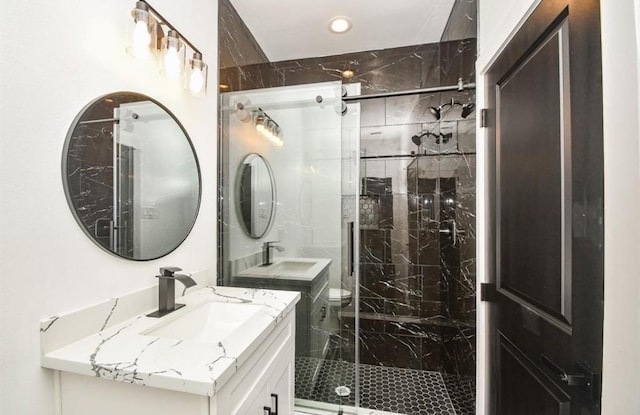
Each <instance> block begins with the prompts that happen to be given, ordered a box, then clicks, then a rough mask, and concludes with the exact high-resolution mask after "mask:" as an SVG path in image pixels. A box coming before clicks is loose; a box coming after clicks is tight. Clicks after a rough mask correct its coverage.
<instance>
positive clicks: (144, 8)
mask: <svg viewBox="0 0 640 415" xmlns="http://www.w3.org/2000/svg"><path fill="white" fill-rule="evenodd" d="M131 17H132V18H133V19H132V23H131V27H130V28H129V30H128V46H127V52H128V53H129V54H130V55H132V56H134V57H136V58H143V59H148V58H155V57H157V56H158V52H159V59H158V65H159V67H160V72H161V73H162V74H164V75H165V76H166V77H167V78H168V79H170V80H172V81H180V82H182V84H183V86H184V89H186V90H188V91H189V92H190V93H191V94H192V95H194V96H200V95H205V94H206V93H207V72H208V66H207V64H206V63H205V62H204V61H203V59H202V52H200V51H199V50H198V48H196V47H195V46H193V44H192V43H191V42H189V40H188V39H187V38H186V37H184V36H183V35H182V34H180V32H179V31H178V30H177V29H176V28H175V27H174V26H173V25H172V24H171V23H169V22H168V21H167V19H165V18H164V17H162V15H161V14H160V13H158V11H157V10H155V9H154V8H153V7H151V5H149V3H147V2H146V1H145V0H141V1H137V2H136V6H135V8H134V9H133V10H132V11H131ZM163 26H164V27H165V28H166V33H167V34H166V36H163V34H164V32H165V31H164V30H163ZM160 37H161V38H162V40H161V41H160V44H158V38H160ZM187 48H189V49H191V51H192V52H193V55H192V58H191V59H189V61H188V65H186V66H187V70H186V71H185V57H186V53H187Z"/></svg>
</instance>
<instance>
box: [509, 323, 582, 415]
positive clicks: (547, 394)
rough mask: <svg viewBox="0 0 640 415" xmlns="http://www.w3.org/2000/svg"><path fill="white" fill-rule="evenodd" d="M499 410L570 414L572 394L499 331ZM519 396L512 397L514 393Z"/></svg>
mask: <svg viewBox="0 0 640 415" xmlns="http://www.w3.org/2000/svg"><path fill="white" fill-rule="evenodd" d="M498 343H499V348H498V355H499V359H498V361H499V362H500V368H499V371H500V381H501V382H502V383H501V385H500V387H499V390H500V394H499V396H498V406H499V408H500V411H499V412H500V413H502V414H513V415H516V414H517V415H529V414H531V415H538V414H544V415H569V414H570V413H571V412H570V410H571V402H570V397H569V396H568V395H567V394H566V393H564V391H562V389H560V388H558V387H557V386H556V385H555V384H554V383H553V382H551V381H550V380H549V379H548V378H547V377H546V376H545V374H544V373H543V372H541V371H540V369H539V368H538V367H537V366H536V365H535V363H533V362H531V361H530V360H529V359H528V358H527V357H526V356H525V354H523V353H522V352H521V351H520V350H518V348H517V347H516V346H514V345H513V344H512V343H511V342H509V340H507V338H506V337H504V336H503V335H501V334H499V337H498ZM514 396H515V397H517V399H513V397H514Z"/></svg>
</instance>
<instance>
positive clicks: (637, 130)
mask: <svg viewBox="0 0 640 415" xmlns="http://www.w3.org/2000/svg"><path fill="white" fill-rule="evenodd" d="M538 3H539V1H537V0H514V1H511V2H505V1H503V0H479V10H478V13H479V32H478V35H479V39H478V45H479V54H480V55H479V57H478V63H477V70H478V82H479V89H478V103H479V104H481V103H482V102H483V101H484V96H483V89H482V73H483V72H485V71H486V70H487V69H488V66H489V65H490V63H491V62H492V60H493V59H494V58H495V56H496V55H497V53H498V52H499V51H500V50H501V49H502V48H503V46H504V45H505V44H506V40H507V39H508V38H509V36H510V35H511V34H512V33H513V32H514V31H515V30H516V28H518V27H519V26H520V24H521V23H522V22H523V21H524V19H525V16H526V15H528V14H529V13H530V11H532V10H533V9H534V8H535V6H536V5H537V4H538ZM639 4H640V1H638V0H636V7H637V6H638V5H639ZM601 11H602V40H603V90H604V102H603V106H604V114H603V117H604V152H605V218H604V222H605V317H604V368H603V395H602V399H603V402H602V404H603V406H602V413H603V414H606V415H609V414H611V415H613V414H632V413H638V412H640V394H638V391H639V390H640V380H639V379H638V376H637V373H638V372H639V371H640V282H639V279H638V269H639V268H640V255H639V254H640V252H639V247H640V219H639V216H638V212H639V211H640V171H639V169H640V167H639V166H640V143H639V136H640V127H639V125H638V115H639V110H640V108H639V103H638V92H639V83H638V79H639V77H638V73H639V70H640V67H639V66H638V19H637V16H638V11H637V10H636V9H635V8H634V4H633V2H632V1H631V0H625V1H611V0H601ZM634 19H635V20H634ZM477 136H478V140H483V138H484V131H483V130H482V129H479V130H478V135H477ZM479 147H481V146H479ZM484 158H485V155H484V154H480V153H479V154H478V159H479V160H478V170H479V171H483V170H482V168H483V166H484V163H485V160H484ZM478 180H479V183H478V206H479V211H478V212H479V213H478V217H480V218H481V217H483V216H482V215H483V212H484V210H480V209H482V206H483V204H484V200H482V195H483V194H484V192H483V191H482V189H483V188H484V182H485V180H484V177H483V176H482V175H480V174H479V175H478ZM478 228H479V230H478V233H479V237H478V240H479V241H480V240H482V235H483V234H484V228H483V223H482V221H480V223H479V224H478ZM479 245H480V244H479ZM478 249H479V251H478V259H479V262H480V261H482V262H483V263H484V257H483V255H484V247H482V246H479V248H478ZM478 272H479V278H478V281H479V282H480V281H483V280H486V275H485V274H484V270H483V267H482V265H481V264H478ZM483 328H484V305H483V304H480V308H479V325H478V333H479V334H480V333H482V332H483ZM485 350H486V338H483V337H482V336H481V335H480V336H479V339H478V354H479V355H478V362H479V365H480V367H484V366H485V365H486V357H484V358H483V356H485V355H484V351H485ZM480 372H481V370H480ZM483 383H484V382H483V381H482V380H480V381H479V384H480V385H482V384H483ZM479 392H480V396H479V404H480V411H479V412H478V413H479V414H482V413H484V409H485V408H484V406H485V402H486V401H485V399H484V397H483V396H482V392H483V389H482V386H481V389H480V391H479Z"/></svg>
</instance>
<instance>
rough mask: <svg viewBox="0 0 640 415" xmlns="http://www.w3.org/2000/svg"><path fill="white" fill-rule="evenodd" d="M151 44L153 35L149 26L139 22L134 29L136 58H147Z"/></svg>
mask: <svg viewBox="0 0 640 415" xmlns="http://www.w3.org/2000/svg"><path fill="white" fill-rule="evenodd" d="M150 44H151V35H150V34H149V30H148V27H147V24H146V23H145V22H144V21H142V20H138V21H137V22H136V26H135V28H134V29H133V45H132V46H133V50H134V53H135V54H136V56H146V55H148V54H149V45H150Z"/></svg>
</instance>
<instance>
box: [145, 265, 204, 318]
mask: <svg viewBox="0 0 640 415" xmlns="http://www.w3.org/2000/svg"><path fill="white" fill-rule="evenodd" d="M178 271H182V269H180V268H178V267H162V268H160V275H156V278H158V310H157V311H154V312H153V313H151V314H147V317H162V316H165V315H167V314H169V313H171V312H174V311H176V310H178V309H180V308H182V307H184V304H176V280H178V281H180V282H181V283H183V284H184V286H185V287H186V288H189V287H193V286H194V285H196V282H195V281H194V280H193V278H191V277H190V276H189V275H185V274H176V272H178Z"/></svg>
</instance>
